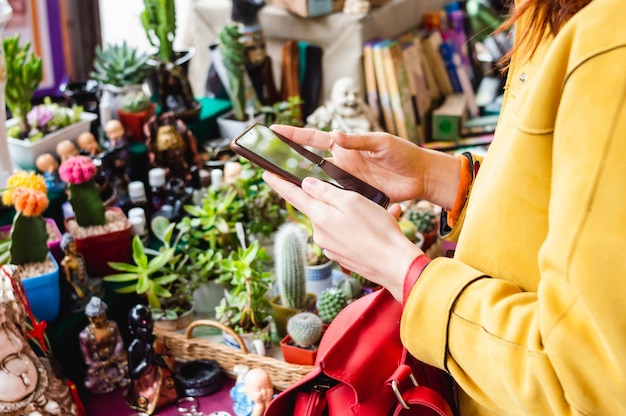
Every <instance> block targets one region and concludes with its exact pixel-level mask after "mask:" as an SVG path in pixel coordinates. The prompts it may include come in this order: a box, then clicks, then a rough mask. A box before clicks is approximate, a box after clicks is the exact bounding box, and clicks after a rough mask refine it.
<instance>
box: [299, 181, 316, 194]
mask: <svg viewBox="0 0 626 416" xmlns="http://www.w3.org/2000/svg"><path fill="white" fill-rule="evenodd" d="M315 182H316V181H315V179H314V178H310V177H309V178H304V179H303V180H302V189H304V191H305V192H308V193H310V192H312V191H313V190H314V189H315Z"/></svg>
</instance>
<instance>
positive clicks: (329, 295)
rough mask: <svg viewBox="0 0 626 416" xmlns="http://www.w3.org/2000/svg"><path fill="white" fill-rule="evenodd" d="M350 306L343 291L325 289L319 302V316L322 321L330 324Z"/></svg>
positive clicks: (331, 288)
mask: <svg viewBox="0 0 626 416" xmlns="http://www.w3.org/2000/svg"><path fill="white" fill-rule="evenodd" d="M347 305H348V300H347V299H346V296H345V295H344V294H343V292H342V291H341V289H339V288H337V287H329V288H328V289H324V291H323V292H322V293H321V294H320V298H319V299H318V300H317V314H318V315H319V317H320V318H322V321H324V322H325V323H327V324H329V323H331V322H332V320H333V319H335V317H336V316H337V315H338V314H339V312H341V310H342V309H343V308H345V307H346V306H347Z"/></svg>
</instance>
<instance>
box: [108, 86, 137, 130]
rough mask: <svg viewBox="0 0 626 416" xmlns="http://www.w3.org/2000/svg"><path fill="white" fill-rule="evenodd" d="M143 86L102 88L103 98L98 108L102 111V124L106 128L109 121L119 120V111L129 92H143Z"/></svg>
mask: <svg viewBox="0 0 626 416" xmlns="http://www.w3.org/2000/svg"><path fill="white" fill-rule="evenodd" d="M142 88H143V86H142V84H135V85H128V86H125V87H116V86H115V85H111V84H104V85H103V86H102V96H101V97H100V103H99V105H98V108H99V109H100V124H101V125H102V126H103V127H104V125H105V124H106V123H107V121H110V120H118V119H119V117H118V116H117V110H119V109H120V108H122V101H123V100H124V96H125V95H126V94H127V93H129V92H137V91H141V89H142Z"/></svg>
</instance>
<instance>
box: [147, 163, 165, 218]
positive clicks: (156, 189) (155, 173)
mask: <svg viewBox="0 0 626 416" xmlns="http://www.w3.org/2000/svg"><path fill="white" fill-rule="evenodd" d="M148 185H150V204H151V205H152V211H153V212H157V211H158V210H160V209H161V207H162V206H163V204H165V201H166V198H167V190H166V179H165V170H164V169H163V168H152V169H150V170H149V171H148Z"/></svg>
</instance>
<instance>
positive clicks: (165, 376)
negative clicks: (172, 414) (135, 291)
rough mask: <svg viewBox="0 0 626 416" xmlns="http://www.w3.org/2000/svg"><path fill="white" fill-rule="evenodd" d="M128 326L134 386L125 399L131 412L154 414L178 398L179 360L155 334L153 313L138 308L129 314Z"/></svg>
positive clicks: (126, 393)
mask: <svg viewBox="0 0 626 416" xmlns="http://www.w3.org/2000/svg"><path fill="white" fill-rule="evenodd" d="M128 324H129V328H130V332H131V335H132V336H133V337H134V339H133V340H132V342H131V344H130V346H129V347H128V370H129V374H130V378H131V383H130V385H129V386H128V389H127V390H126V392H125V394H124V397H125V399H126V403H127V404H128V406H129V407H130V408H131V409H134V410H137V411H140V412H143V413H146V414H149V415H151V414H153V413H154V411H155V410H156V409H158V408H160V407H162V406H164V405H166V404H170V403H173V402H175V401H176V400H177V399H178V393H177V391H176V385H175V381H174V374H175V373H176V370H175V360H174V357H173V356H172V355H171V354H169V352H168V351H167V347H166V346H165V344H164V343H163V339H162V338H156V337H155V336H154V334H153V332H152V331H153V326H154V324H153V321H152V312H151V311H150V308H148V307H147V306H145V305H141V304H140V305H136V306H134V307H133V308H132V309H131V310H130V311H129V313H128Z"/></svg>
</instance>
